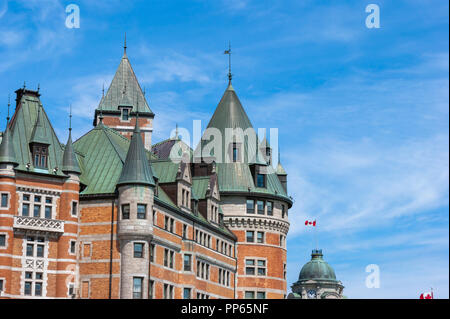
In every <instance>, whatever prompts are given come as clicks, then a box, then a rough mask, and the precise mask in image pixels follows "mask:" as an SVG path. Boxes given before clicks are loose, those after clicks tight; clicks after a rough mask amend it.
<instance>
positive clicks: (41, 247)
mask: <svg viewBox="0 0 450 319" xmlns="http://www.w3.org/2000/svg"><path fill="white" fill-rule="evenodd" d="M36 248H37V249H36V257H44V245H37V246H36Z"/></svg>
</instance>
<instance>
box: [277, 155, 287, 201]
mask: <svg viewBox="0 0 450 319" xmlns="http://www.w3.org/2000/svg"><path fill="white" fill-rule="evenodd" d="M276 173H277V176H278V179H279V180H280V183H281V185H282V186H283V188H284V191H285V192H286V194H287V173H286V171H285V170H284V168H283V166H282V165H281V161H280V151H279V150H278V165H277V169H276Z"/></svg>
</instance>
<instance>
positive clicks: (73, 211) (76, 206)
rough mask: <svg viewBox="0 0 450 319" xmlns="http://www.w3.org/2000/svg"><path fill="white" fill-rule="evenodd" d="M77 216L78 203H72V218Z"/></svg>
mask: <svg viewBox="0 0 450 319" xmlns="http://www.w3.org/2000/svg"><path fill="white" fill-rule="evenodd" d="M77 215H78V202H72V216H77Z"/></svg>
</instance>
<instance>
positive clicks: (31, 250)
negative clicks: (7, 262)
mask: <svg viewBox="0 0 450 319" xmlns="http://www.w3.org/2000/svg"><path fill="white" fill-rule="evenodd" d="M33 255H34V245H33V244H27V257H33Z"/></svg>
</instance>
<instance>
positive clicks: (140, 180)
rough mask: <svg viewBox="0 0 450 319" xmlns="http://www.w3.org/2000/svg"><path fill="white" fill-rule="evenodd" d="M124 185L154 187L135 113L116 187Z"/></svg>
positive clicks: (137, 114)
mask: <svg viewBox="0 0 450 319" xmlns="http://www.w3.org/2000/svg"><path fill="white" fill-rule="evenodd" d="M126 184H140V185H150V186H155V180H154V179H153V173H152V169H151V167H150V164H149V163H148V159H147V155H146V154H145V148H144V143H143V142H142V136H141V130H140V128H139V112H136V125H135V127H134V132H133V136H132V137H131V142H130V147H129V148H128V153H127V157H126V159H125V162H124V165H123V168H122V174H121V175H120V178H119V181H118V182H117V186H119V185H126Z"/></svg>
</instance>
